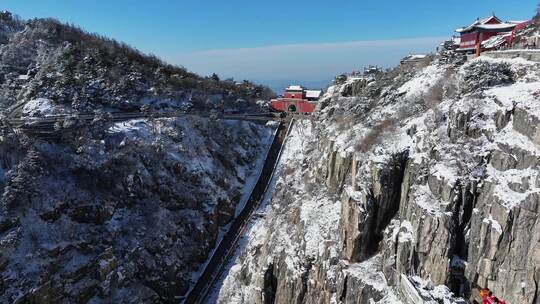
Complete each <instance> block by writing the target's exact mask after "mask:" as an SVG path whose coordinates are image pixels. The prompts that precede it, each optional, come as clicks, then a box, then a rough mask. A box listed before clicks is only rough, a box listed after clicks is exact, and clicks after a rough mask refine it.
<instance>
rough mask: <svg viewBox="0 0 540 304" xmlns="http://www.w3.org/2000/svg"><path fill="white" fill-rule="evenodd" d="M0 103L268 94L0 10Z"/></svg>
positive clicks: (248, 98)
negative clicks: (39, 100)
mask: <svg viewBox="0 0 540 304" xmlns="http://www.w3.org/2000/svg"><path fill="white" fill-rule="evenodd" d="M0 78H1V79H2V82H1V83H0V107H2V108H7V107H8V106H13V105H15V104H21V105H22V104H24V103H27V102H29V101H32V100H35V99H38V98H46V99H48V100H49V101H50V102H51V103H52V104H53V105H56V106H58V107H62V108H65V109H66V110H72V111H76V112H93V111H94V110H96V109H105V110H115V109H116V110H137V109H139V108H140V107H141V106H143V105H151V106H153V107H154V108H155V109H162V108H178V107H183V108H185V107H194V108H198V109H209V108H214V107H217V106H219V103H220V102H221V101H223V102H224V104H225V106H226V107H228V108H236V109H237V108H249V107H251V108H256V107H255V104H254V101H256V100H257V99H265V98H268V97H269V96H270V95H271V91H270V90H269V89H268V88H265V87H262V86H257V85H254V84H251V83H249V82H241V83H236V82H235V81H233V80H226V81H221V80H219V77H217V76H214V77H200V76H198V75H196V74H193V73H191V72H188V71H187V70H186V69H184V68H182V67H177V66H173V65H170V64H167V63H165V62H163V61H161V60H160V59H158V58H157V57H155V56H148V55H144V54H142V53H141V52H139V51H137V50H136V49H133V48H131V47H130V46H128V45H126V44H124V43H121V42H118V41H115V40H111V39H108V38H106V37H102V36H99V35H97V34H90V33H87V32H85V31H84V30H82V29H80V28H78V27H76V26H73V25H66V24H62V23H60V22H58V21H57V20H54V19H32V20H28V21H23V20H20V19H18V18H17V17H15V16H13V15H12V14H11V13H9V12H3V13H0Z"/></svg>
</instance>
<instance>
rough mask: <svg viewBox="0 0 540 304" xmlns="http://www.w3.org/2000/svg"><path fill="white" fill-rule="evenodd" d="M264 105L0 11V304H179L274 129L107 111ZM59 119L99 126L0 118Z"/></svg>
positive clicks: (89, 38) (261, 93)
mask: <svg viewBox="0 0 540 304" xmlns="http://www.w3.org/2000/svg"><path fill="white" fill-rule="evenodd" d="M268 93H269V92H268V90H267V89H266V88H264V87H260V86H256V85H253V84H251V83H249V82H242V83H235V82H233V81H232V80H226V81H221V80H219V79H218V77H210V78H206V77H200V76H197V75H195V74H193V73H190V72H188V71H186V70H185V69H183V68H181V67H176V66H172V65H169V64H166V63H164V62H162V61H161V60H159V59H157V58H155V57H152V56H146V55H143V54H141V53H140V52H138V51H136V50H134V49H132V48H130V47H128V46H126V45H124V44H122V43H119V42H116V41H113V40H110V39H106V38H104V37H100V36H97V35H91V34H88V33H86V32H84V31H82V30H80V29H78V28H76V27H74V26H68V25H64V24H61V23H59V22H58V21H55V20H52V19H35V20H28V21H22V20H19V19H18V18H16V17H14V16H12V15H11V14H10V13H7V12H3V13H0V111H1V112H3V114H4V115H3V116H2V122H3V124H2V128H1V129H0V159H1V160H2V161H1V162H0V189H1V191H0V303H55V304H56V303H177V302H179V301H180V299H181V297H182V296H183V295H185V294H186V292H187V291H188V290H189V289H190V288H191V287H192V286H193V284H194V280H195V279H196V278H197V274H198V273H199V272H200V271H201V267H202V265H203V264H204V263H205V262H206V260H207V258H208V256H209V255H210V253H211V251H212V249H213V248H214V247H215V244H216V242H217V241H218V240H219V238H220V237H221V236H222V235H223V231H224V229H226V228H227V225H228V224H229V222H230V221H231V220H232V219H233V218H234V217H235V215H236V214H237V213H238V209H239V208H240V207H241V206H242V204H243V203H245V201H246V199H247V196H248V194H249V193H248V192H249V189H250V187H252V185H254V183H255V181H256V180H257V178H258V175H259V173H260V170H261V168H262V164H263V163H264V160H265V155H266V153H267V151H268V149H269V147H270V143H271V142H272V139H273V136H274V134H275V125H272V124H270V125H264V124H255V123H250V122H241V121H224V120H216V119H208V118H204V117H199V116H197V115H190V116H183V117H176V118H144V119H132V120H125V121H121V122H118V121H117V122H114V121H112V120H111V119H108V118H110V117H109V116H107V114H108V113H107V112H120V111H123V112H128V111H139V110H140V109H141V108H142V109H143V110H144V111H160V110H162V109H184V110H185V109H193V110H194V112H195V113H197V111H198V112H203V113H206V112H208V111H209V110H211V109H214V108H216V107H218V106H221V104H224V106H225V110H226V109H237V110H238V109H240V110H245V111H247V110H249V109H256V108H257V106H256V104H255V101H256V100H257V99H259V98H265V97H266V95H267V94H268ZM68 113H95V118H94V119H93V120H91V121H90V122H88V123H78V124H72V125H71V127H70V128H66V129H61V128H59V129H58V130H56V125H55V131H56V132H55V133H53V134H52V135H51V136H48V137H36V136H32V135H28V134H25V133H24V132H18V131H17V132H15V131H14V129H13V128H11V125H10V120H9V119H7V118H10V117H12V116H14V117H19V116H22V117H26V116H35V117H39V116H49V115H53V114H68ZM66 121H67V120H66ZM65 125H66V123H64V126H65Z"/></svg>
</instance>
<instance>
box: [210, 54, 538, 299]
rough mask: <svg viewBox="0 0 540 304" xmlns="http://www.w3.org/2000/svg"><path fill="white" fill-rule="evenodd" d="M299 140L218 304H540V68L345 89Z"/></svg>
mask: <svg viewBox="0 0 540 304" xmlns="http://www.w3.org/2000/svg"><path fill="white" fill-rule="evenodd" d="M296 128H297V129H301V130H306V132H303V133H299V132H292V138H290V142H289V145H295V148H294V149H295V150H296V151H298V152H297V156H296V157H295V158H294V159H292V160H288V163H287V164H286V167H285V168H284V169H283V170H282V172H281V175H280V177H279V179H278V181H277V184H276V189H275V192H274V195H273V198H272V202H271V203H270V204H269V207H268V208H267V209H266V213H265V216H264V218H263V219H260V220H259V222H257V223H256V224H254V225H252V228H251V229H252V230H251V231H250V232H249V234H248V235H249V240H248V244H247V245H246V249H245V250H244V251H243V252H242V254H240V255H239V257H238V258H237V259H236V262H235V265H234V266H233V267H232V268H230V270H229V272H228V275H227V278H226V279H225V281H224V283H223V287H222V288H221V290H220V291H219V299H218V302H219V303H410V301H411V298H410V297H411V294H412V292H411V290H415V291H414V293H415V295H414V296H413V297H416V298H415V299H416V301H423V303H463V301H471V300H472V299H473V298H474V296H475V289H476V288H478V287H480V288H490V289H491V290H492V291H493V293H494V294H495V295H497V296H498V297H499V298H502V299H504V300H505V301H506V303H537V302H538V299H539V297H540V291H539V290H538V282H539V281H540V277H539V274H540V246H539V244H540V242H539V241H540V233H539V231H540V226H539V225H540V224H539V222H540V221H539V218H540V209H539V204H540V174H539V172H540V171H539V169H540V64H539V63H536V62H531V61H527V60H524V59H520V58H516V59H492V58H489V57H480V58H477V59H471V60H469V61H466V62H464V61H463V60H462V59H461V58H460V57H459V56H455V54H449V53H445V54H443V55H436V56H433V58H432V59H431V60H430V61H427V62H426V63H425V64H420V65H415V66H410V65H400V66H398V67H396V68H394V69H392V70H389V71H384V72H383V71H381V72H379V73H374V74H370V75H360V76H348V77H340V78H339V79H337V80H336V82H335V84H334V85H333V86H332V87H330V88H329V90H328V92H327V93H326V95H325V97H324V99H323V100H322V101H321V103H320V105H319V108H318V113H317V114H316V118H315V119H314V120H313V121H312V122H308V121H306V122H304V124H297V125H296ZM295 134H296V135H295ZM296 137H298V138H296ZM288 148H289V149H290V148H291V146H289V147H288ZM476 294H477V293H476ZM419 299H420V300H419ZM415 303H420V302H415Z"/></svg>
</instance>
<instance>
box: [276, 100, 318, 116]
mask: <svg viewBox="0 0 540 304" xmlns="http://www.w3.org/2000/svg"><path fill="white" fill-rule="evenodd" d="M291 105H293V106H294V107H296V111H295V113H301V114H306V113H313V111H315V104H314V103H312V102H308V101H298V100H286V99H272V100H271V102H270V109H271V110H272V111H278V112H289V108H290V106H291Z"/></svg>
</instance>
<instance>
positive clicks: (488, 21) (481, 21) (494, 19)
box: [456, 15, 502, 33]
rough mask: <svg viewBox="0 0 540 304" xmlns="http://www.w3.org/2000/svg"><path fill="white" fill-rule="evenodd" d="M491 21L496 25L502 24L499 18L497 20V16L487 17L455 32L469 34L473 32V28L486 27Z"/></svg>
mask: <svg viewBox="0 0 540 304" xmlns="http://www.w3.org/2000/svg"><path fill="white" fill-rule="evenodd" d="M492 21H495V22H497V23H502V21H501V19H499V18H497V16H495V15H493V16H489V17H486V18H483V19H476V21H474V22H473V23H472V24H471V25H469V26H465V27H461V28H458V29H456V32H458V33H463V32H469V31H472V30H474V28H475V26H478V25H487V24H489V23H490V22H492Z"/></svg>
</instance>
